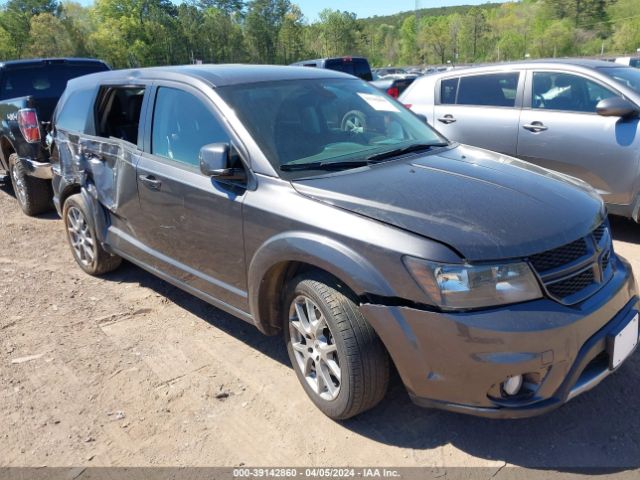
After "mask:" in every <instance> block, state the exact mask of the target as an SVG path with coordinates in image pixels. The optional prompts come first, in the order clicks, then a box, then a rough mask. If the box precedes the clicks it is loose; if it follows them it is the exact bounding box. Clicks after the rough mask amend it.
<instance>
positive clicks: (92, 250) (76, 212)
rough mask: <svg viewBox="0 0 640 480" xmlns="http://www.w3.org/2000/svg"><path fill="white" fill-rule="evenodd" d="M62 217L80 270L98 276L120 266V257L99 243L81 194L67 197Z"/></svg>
mask: <svg viewBox="0 0 640 480" xmlns="http://www.w3.org/2000/svg"><path fill="white" fill-rule="evenodd" d="M62 218H63V220H64V226H65V228H66V231H67V240H68V241H69V245H70V246H71V252H72V253H73V258H74V259H75V261H76V263H77V264H78V265H79V266H80V268H82V270H84V271H85V272H86V273H88V274H89V275H94V276H98V275H102V274H104V273H107V272H111V271H112V270H115V269H116V268H118V267H119V266H120V264H121V263H122V259H121V258H120V257H118V256H117V255H112V254H110V253H109V252H107V251H106V250H105V249H104V248H102V245H100V242H99V241H98V237H97V236H96V228H95V225H94V224H93V219H92V217H91V215H89V208H87V205H86V203H85V200H84V198H83V197H82V195H81V194H79V193H77V194H75V195H71V196H70V197H69V198H67V200H66V202H64V207H63V210H62Z"/></svg>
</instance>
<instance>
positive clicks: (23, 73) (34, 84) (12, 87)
mask: <svg viewBox="0 0 640 480" xmlns="http://www.w3.org/2000/svg"><path fill="white" fill-rule="evenodd" d="M104 70H107V67H106V65H104V64H102V63H98V62H95V63H86V64H84V65H82V64H80V65H65V64H59V65H55V64H54V65H51V64H38V65H29V66H25V67H18V68H7V69H6V70H4V71H3V72H2V80H1V82H0V83H1V84H0V99H2V100H5V99H8V98H18V97H26V96H27V95H31V96H34V97H36V98H57V97H60V96H61V95H62V92H63V91H64V89H65V88H67V81H68V80H71V79H72V78H75V77H80V76H82V75H87V74H89V73H96V72H102V71H104Z"/></svg>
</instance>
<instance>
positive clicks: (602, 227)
mask: <svg viewBox="0 0 640 480" xmlns="http://www.w3.org/2000/svg"><path fill="white" fill-rule="evenodd" d="M606 230H607V225H606V222H604V223H601V224H600V226H599V227H598V228H596V229H595V230H594V231H593V236H594V238H595V239H596V242H598V243H600V240H602V237H603V236H604V232H605V231H606Z"/></svg>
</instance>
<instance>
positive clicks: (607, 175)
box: [518, 71, 640, 205]
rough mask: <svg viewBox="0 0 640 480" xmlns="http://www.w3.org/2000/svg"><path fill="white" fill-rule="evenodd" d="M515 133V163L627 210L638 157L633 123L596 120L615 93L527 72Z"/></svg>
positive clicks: (639, 140) (558, 75) (579, 80)
mask: <svg viewBox="0 0 640 480" xmlns="http://www.w3.org/2000/svg"><path fill="white" fill-rule="evenodd" d="M529 75H530V80H531V81H529V82H527V83H528V84H530V85H531V88H528V89H527V90H528V92H527V94H526V95H527V98H526V100H525V107H526V108H524V109H523V111H522V115H521V117H520V128H519V129H518V157H520V158H522V159H524V160H527V161H530V162H532V163H536V164H538V165H541V166H543V167H546V168H549V169H552V170H557V171H560V172H563V173H567V174H569V175H572V176H574V177H578V178H580V179H582V180H584V181H586V182H587V183H589V184H591V185H592V186H593V187H595V188H596V189H597V190H598V191H599V193H600V194H601V195H602V196H603V198H604V199H605V201H606V202H607V203H613V204H620V205H628V204H630V203H631V202H632V201H633V199H632V192H633V191H634V184H635V183H636V180H637V175H636V172H637V171H638V161H639V159H640V156H639V155H638V152H639V151H640V131H639V130H638V119H637V118H633V119H623V118H619V117H602V116H600V115H598V114H597V113H596V105H597V104H598V102H599V101H600V100H603V99H605V98H609V97H613V96H617V95H618V93H616V92H615V91H613V90H611V89H610V88H609V87H607V86H605V85H602V84H601V83H600V82H598V81H597V80H595V79H590V78H587V77H584V76H582V75H577V74H573V73H563V72H554V71H532V72H530V73H529Z"/></svg>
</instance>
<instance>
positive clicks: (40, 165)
mask: <svg viewBox="0 0 640 480" xmlns="http://www.w3.org/2000/svg"><path fill="white" fill-rule="evenodd" d="M18 161H19V162H20V163H21V164H22V167H23V168H24V169H25V171H26V172H27V174H28V175H30V176H32V177H36V178H41V179H43V180H51V177H52V173H51V164H50V163H49V162H36V161H35V160H31V159H30V158H19V159H18Z"/></svg>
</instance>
